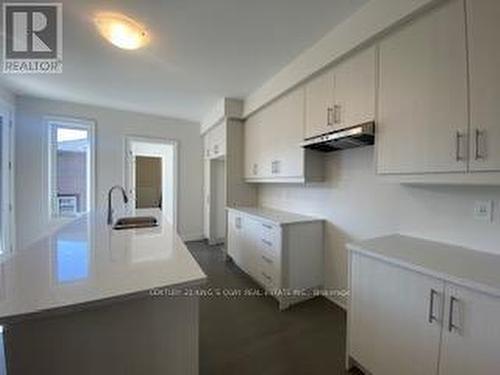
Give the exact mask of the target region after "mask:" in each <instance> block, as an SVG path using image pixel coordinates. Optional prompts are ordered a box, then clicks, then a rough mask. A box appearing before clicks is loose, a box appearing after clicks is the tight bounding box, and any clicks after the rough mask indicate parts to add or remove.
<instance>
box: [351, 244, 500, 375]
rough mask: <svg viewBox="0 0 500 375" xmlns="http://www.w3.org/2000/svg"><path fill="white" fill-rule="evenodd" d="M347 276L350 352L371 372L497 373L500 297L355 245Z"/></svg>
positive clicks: (386, 374) (429, 374)
mask: <svg viewBox="0 0 500 375" xmlns="http://www.w3.org/2000/svg"><path fill="white" fill-rule="evenodd" d="M349 280H350V290H351V299H350V306H349V323H348V356H349V359H350V360H353V363H355V364H357V365H358V366H360V367H361V368H363V369H364V370H366V371H367V372H369V373H370V374H373V375H392V374H393V375H401V374H405V375H413V374H415V375H432V374H439V375H471V374H474V375H490V374H498V373H500V324H498V322H499V320H500V298H498V297H494V296H491V295H488V294H484V293H483V292H479V291H475V290H472V289H469V288H466V287H462V286H458V285H455V284H453V283H450V282H448V281H446V280H441V279H439V278H434V277H431V276H428V275H426V274H424V273H420V272H416V271H413V270H410V269H408V268H405V267H401V266H399V265H395V264H392V263H389V262H385V261H383V260H380V259H376V258H372V257H371V256H367V255H365V254H361V253H357V252H351V257H350V278H349ZM351 364H352V363H351Z"/></svg>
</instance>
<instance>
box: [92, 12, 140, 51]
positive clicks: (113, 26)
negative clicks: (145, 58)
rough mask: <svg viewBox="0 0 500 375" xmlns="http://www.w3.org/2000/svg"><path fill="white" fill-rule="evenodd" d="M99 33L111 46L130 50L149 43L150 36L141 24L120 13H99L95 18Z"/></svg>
mask: <svg viewBox="0 0 500 375" xmlns="http://www.w3.org/2000/svg"><path fill="white" fill-rule="evenodd" d="M94 22H95V25H96V27H97V29H98V30H99V33H100V34H101V35H102V36H103V37H104V38H105V39H106V40H107V41H108V42H110V43H111V44H113V45H115V46H117V47H119V48H123V49H128V50H133V49H138V48H141V47H143V46H145V45H146V44H147V43H148V42H149V34H148V32H147V31H146V29H145V28H144V26H142V25H141V24H140V23H138V22H136V21H134V20H133V19H131V18H129V17H127V16H124V15H122V14H118V13H99V14H97V15H96V16H95V18H94Z"/></svg>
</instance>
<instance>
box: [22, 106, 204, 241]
mask: <svg viewBox="0 0 500 375" xmlns="http://www.w3.org/2000/svg"><path fill="white" fill-rule="evenodd" d="M45 115H53V116H69V117H80V118H86V119H91V120H94V121H95V122H96V166H97V170H96V184H97V190H96V199H97V206H96V207H97V210H99V211H104V210H105V207H106V195H107V190H108V189H109V187H111V186H112V185H114V184H120V185H124V184H125V177H124V170H125V161H124V160H125V137H126V136H129V135H135V136H146V137H159V138H165V139H172V140H177V141H178V145H179V192H178V199H179V201H178V209H179V213H178V219H179V225H178V229H179V232H180V234H181V236H182V237H183V238H185V239H193V238H201V237H202V233H203V230H202V160H203V159H202V141H201V137H200V128H199V125H198V124H194V123H191V122H186V121H183V120H177V119H169V118H164V117H157V116H150V115H144V114H138V113H133V112H126V111H118V110H112V109H106V108H101V107H95V106H88V105H79V104H74V103H67V102H60V101H51V100H45V99H38V98H31V97H18V98H17V100H16V125H17V128H16V189H17V195H16V211H17V239H18V243H17V246H18V247H24V246H26V245H28V244H29V243H31V242H32V241H34V240H36V239H37V238H39V236H42V235H43V234H44V233H45V232H46V231H47V230H48V229H49V228H50V225H49V220H48V217H49V215H48V199H47V196H48V194H47V189H48V188H47V185H48V184H47V166H48V163H47V129H46V127H45V126H44V123H43V116H45Z"/></svg>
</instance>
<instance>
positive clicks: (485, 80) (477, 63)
mask: <svg viewBox="0 0 500 375" xmlns="http://www.w3.org/2000/svg"><path fill="white" fill-rule="evenodd" d="M467 16H468V28H467V30H468V38H469V64H470V65H469V69H470V106H471V107H470V111H471V113H470V115H471V137H470V141H471V145H470V148H471V158H470V169H471V171H497V170H500V147H499V145H500V105H499V103H500V69H499V66H500V43H499V41H498V35H500V22H499V21H498V20H499V19H500V1H498V0H468V1H467Z"/></svg>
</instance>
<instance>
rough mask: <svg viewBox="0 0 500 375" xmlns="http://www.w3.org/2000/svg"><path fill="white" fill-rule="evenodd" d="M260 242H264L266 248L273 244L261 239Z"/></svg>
mask: <svg viewBox="0 0 500 375" xmlns="http://www.w3.org/2000/svg"><path fill="white" fill-rule="evenodd" d="M262 242H264V243H265V244H266V245H267V246H273V243H272V242H270V241H267V240H264V239H262Z"/></svg>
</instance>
